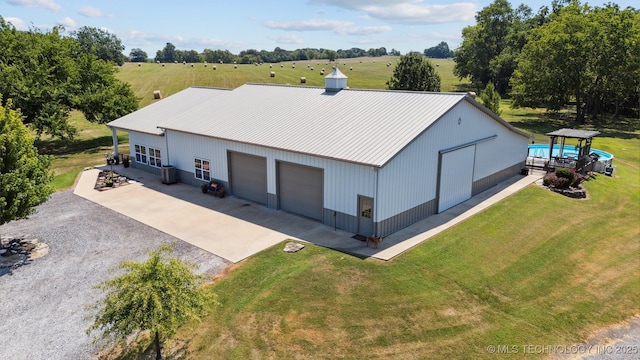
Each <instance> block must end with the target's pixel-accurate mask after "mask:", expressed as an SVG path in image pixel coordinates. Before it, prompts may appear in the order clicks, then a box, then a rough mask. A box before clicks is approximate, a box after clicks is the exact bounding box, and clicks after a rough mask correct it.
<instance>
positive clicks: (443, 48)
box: [424, 41, 453, 59]
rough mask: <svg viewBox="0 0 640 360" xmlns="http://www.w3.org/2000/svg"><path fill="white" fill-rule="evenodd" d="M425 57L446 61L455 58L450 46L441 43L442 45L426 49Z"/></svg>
mask: <svg viewBox="0 0 640 360" xmlns="http://www.w3.org/2000/svg"><path fill="white" fill-rule="evenodd" d="M424 56H426V57H430V58H436V59H446V58H450V57H453V51H451V50H450V49H449V44H447V43H446V42H445V41H441V42H440V44H438V45H436V46H434V47H430V48H428V49H424Z"/></svg>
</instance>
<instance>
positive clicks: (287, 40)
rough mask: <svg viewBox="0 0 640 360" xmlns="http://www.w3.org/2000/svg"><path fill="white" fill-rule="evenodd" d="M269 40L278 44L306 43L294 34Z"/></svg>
mask: <svg viewBox="0 0 640 360" xmlns="http://www.w3.org/2000/svg"><path fill="white" fill-rule="evenodd" d="M269 38H270V39H271V40H273V41H275V42H277V43H278V44H302V43H303V42H304V41H303V40H302V38H300V37H299V36H296V35H293V34H288V35H282V36H270V37H269Z"/></svg>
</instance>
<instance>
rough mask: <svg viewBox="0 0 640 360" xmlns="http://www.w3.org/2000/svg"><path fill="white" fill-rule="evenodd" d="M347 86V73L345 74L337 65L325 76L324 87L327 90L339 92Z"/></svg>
mask: <svg viewBox="0 0 640 360" xmlns="http://www.w3.org/2000/svg"><path fill="white" fill-rule="evenodd" d="M346 88H347V75H345V74H343V73H342V71H340V69H338V67H337V66H334V67H333V71H331V73H330V74H329V75H327V76H325V78H324V89H325V91H327V92H338V91H340V90H342V89H346Z"/></svg>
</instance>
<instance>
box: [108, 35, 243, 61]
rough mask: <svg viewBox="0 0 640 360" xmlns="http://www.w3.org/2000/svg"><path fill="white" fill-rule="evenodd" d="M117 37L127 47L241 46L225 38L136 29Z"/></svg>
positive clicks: (221, 47) (186, 47) (182, 48)
mask: <svg viewBox="0 0 640 360" xmlns="http://www.w3.org/2000/svg"><path fill="white" fill-rule="evenodd" d="M118 37H119V38H120V40H122V42H123V43H124V44H127V47H128V48H136V47H146V48H149V47H154V49H155V50H162V49H163V48H164V47H165V46H166V44H167V43H172V44H173V45H175V47H176V48H178V49H180V50H192V49H193V50H197V51H200V49H201V48H216V49H217V48H219V49H231V48H239V49H241V48H242V46H241V45H239V44H236V43H233V42H231V41H227V40H220V39H211V38H184V37H182V36H180V35H175V36H167V35H163V34H156V33H146V32H142V31H138V30H130V31H127V32H124V33H120V34H118ZM155 50H154V51H155ZM150 56H151V54H150Z"/></svg>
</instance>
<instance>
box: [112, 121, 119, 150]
mask: <svg viewBox="0 0 640 360" xmlns="http://www.w3.org/2000/svg"><path fill="white" fill-rule="evenodd" d="M111 141H112V142H113V156H114V157H118V156H119V155H120V153H119V151H118V131H117V130H116V128H114V127H112V128H111Z"/></svg>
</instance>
